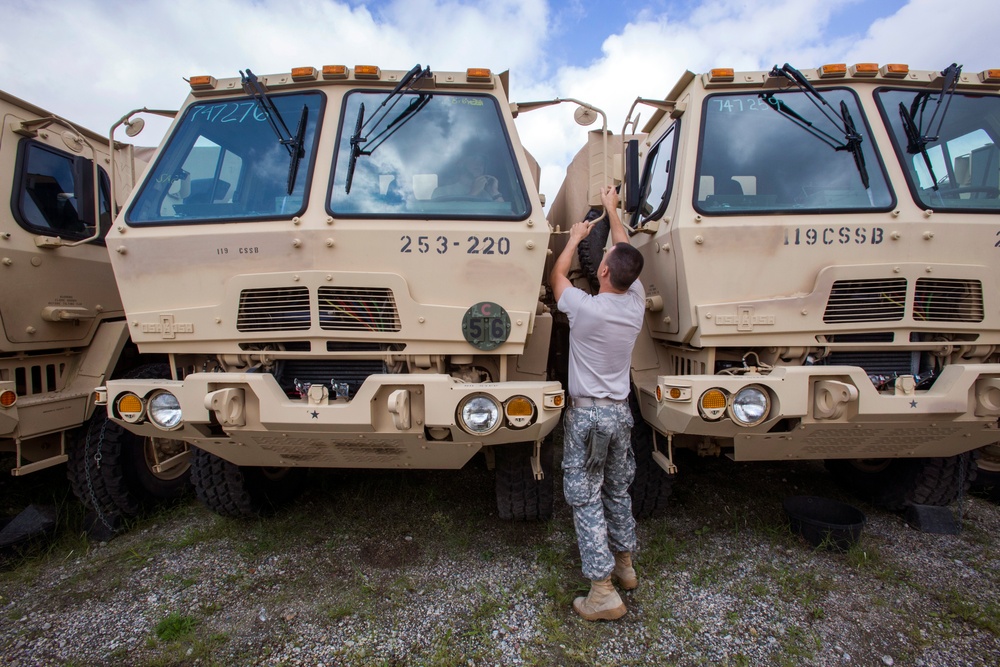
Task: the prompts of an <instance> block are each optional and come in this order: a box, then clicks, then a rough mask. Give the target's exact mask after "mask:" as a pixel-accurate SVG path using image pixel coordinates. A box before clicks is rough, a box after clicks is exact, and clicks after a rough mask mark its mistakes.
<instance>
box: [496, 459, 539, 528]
mask: <svg viewBox="0 0 1000 667" xmlns="http://www.w3.org/2000/svg"><path fill="white" fill-rule="evenodd" d="M534 446H535V445H534V443H533V442H518V443H515V444H511V445H496V446H494V448H493V451H494V456H495V460H496V471H495V472H496V496H497V513H498V514H499V516H500V518H501V519H504V520H506V521H548V520H549V519H551V518H552V507H553V496H554V484H553V480H552V477H553V452H552V449H553V448H552V444H551V443H548V442H545V443H542V450H541V463H542V472H543V473H544V474H545V476H544V478H543V479H540V480H536V479H535V475H534V473H533V472H532V470H531V455H532V453H533V452H534Z"/></svg>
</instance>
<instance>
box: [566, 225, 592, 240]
mask: <svg viewBox="0 0 1000 667" xmlns="http://www.w3.org/2000/svg"><path fill="white" fill-rule="evenodd" d="M593 228H594V223H593V222H590V221H588V220H581V221H580V222H577V223H576V224H574V225H573V226H572V227H570V228H569V240H570V242H572V243H574V244H579V243H580V241H582V240H583V239H585V238H587V235H588V234H590V230H591V229H593Z"/></svg>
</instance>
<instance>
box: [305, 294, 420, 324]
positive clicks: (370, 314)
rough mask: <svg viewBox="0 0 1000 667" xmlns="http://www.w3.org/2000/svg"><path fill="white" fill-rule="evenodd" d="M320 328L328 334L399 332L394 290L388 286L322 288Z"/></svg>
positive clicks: (320, 296) (320, 295)
mask: <svg viewBox="0 0 1000 667" xmlns="http://www.w3.org/2000/svg"><path fill="white" fill-rule="evenodd" d="M318 296H319V326H320V328H321V329H325V330H327V331H377V332H393V331H399V329H400V324H399V313H398V312H397V311H396V300H395V298H394V297H393V295H392V290H391V289H387V288H384V287H332V286H327V287H320V288H319V294H318Z"/></svg>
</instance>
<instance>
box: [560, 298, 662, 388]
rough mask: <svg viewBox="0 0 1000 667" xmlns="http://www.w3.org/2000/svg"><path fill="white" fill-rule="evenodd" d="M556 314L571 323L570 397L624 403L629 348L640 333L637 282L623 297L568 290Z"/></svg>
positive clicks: (641, 303) (641, 305) (640, 305)
mask: <svg viewBox="0 0 1000 667" xmlns="http://www.w3.org/2000/svg"><path fill="white" fill-rule="evenodd" d="M559 310H560V311H561V312H563V313H566V316H567V317H568V318H569V326H570V330H569V395H570V396H575V397H578V398H579V397H589V398H612V399H615V400H625V399H626V398H628V392H629V386H630V383H629V368H630V366H631V361H632V348H633V347H634V346H635V339H636V337H638V335H639V330H640V329H642V320H643V317H644V315H645V312H646V293H645V291H644V290H643V289H642V284H641V283H640V282H639V281H638V280H636V281H635V282H634V283H632V285H631V286H629V288H628V291H627V292H625V294H614V293H610V292H604V293H603V294H595V295H593V296H591V295H590V294H587V293H586V292H584V291H583V290H581V289H579V288H576V287H567V288H566V289H565V290H564V291H563V293H562V296H561V297H560V298H559Z"/></svg>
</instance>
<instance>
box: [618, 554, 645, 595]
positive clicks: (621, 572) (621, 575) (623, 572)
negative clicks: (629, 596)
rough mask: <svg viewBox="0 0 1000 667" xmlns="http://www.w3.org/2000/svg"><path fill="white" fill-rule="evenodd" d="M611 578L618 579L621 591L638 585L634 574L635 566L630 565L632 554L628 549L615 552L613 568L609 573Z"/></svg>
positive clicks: (629, 589)
mask: <svg viewBox="0 0 1000 667" xmlns="http://www.w3.org/2000/svg"><path fill="white" fill-rule="evenodd" d="M611 578H612V579H615V580H617V581H618V585H619V586H621V587H622V590H623V591H631V590H633V589H635V587H636V586H638V585H639V580H638V579H637V578H636V576H635V568H633V567H632V554H631V553H629V552H628V551H620V552H618V553H616V554H615V569H614V571H613V572H612V573H611Z"/></svg>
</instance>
